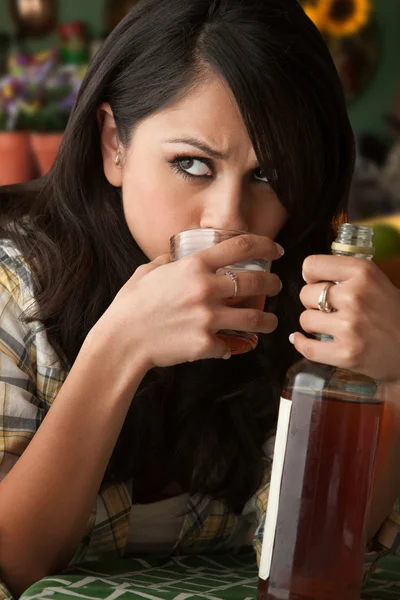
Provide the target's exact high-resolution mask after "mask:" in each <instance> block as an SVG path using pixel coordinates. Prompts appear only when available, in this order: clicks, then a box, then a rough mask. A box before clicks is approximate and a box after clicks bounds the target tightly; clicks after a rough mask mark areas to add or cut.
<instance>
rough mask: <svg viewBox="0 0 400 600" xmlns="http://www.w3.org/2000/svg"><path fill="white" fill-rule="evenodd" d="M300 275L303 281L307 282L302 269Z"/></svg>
mask: <svg viewBox="0 0 400 600" xmlns="http://www.w3.org/2000/svg"><path fill="white" fill-rule="evenodd" d="M301 276H302V278H303V279H304V281H305V282H306V283H307V279H306V277H305V275H304V271H302V272H301Z"/></svg>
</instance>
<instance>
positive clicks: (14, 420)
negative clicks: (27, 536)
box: [0, 266, 44, 480]
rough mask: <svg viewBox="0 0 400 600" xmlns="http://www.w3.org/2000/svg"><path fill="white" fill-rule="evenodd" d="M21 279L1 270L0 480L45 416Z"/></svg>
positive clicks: (3, 268) (8, 271)
mask: <svg viewBox="0 0 400 600" xmlns="http://www.w3.org/2000/svg"><path fill="white" fill-rule="evenodd" d="M22 314H23V309H22V307H21V299H20V295H19V285H18V280H17V279H16V277H15V275H14V274H13V273H12V271H10V270H8V269H6V268H5V267H4V266H3V267H0V480H1V479H3V478H4V477H5V476H6V474H7V473H8V472H9V471H10V469H11V468H12V467H13V465H14V464H15V463H16V461H17V460H18V458H19V456H21V454H22V452H23V451H24V450H25V448H26V447H27V445H28V443H29V441H30V440H31V439H32V437H33V435H34V433H35V432H36V430H37V428H38V426H39V424H40V422H41V420H42V419H43V417H44V410H43V408H40V407H39V401H38V400H37V398H36V396H35V387H36V386H35V380H36V378H35V370H36V368H35V352H34V344H33V343H32V335H31V333H30V330H29V327H28V325H26V324H24V323H23V321H22V319H21V317H22Z"/></svg>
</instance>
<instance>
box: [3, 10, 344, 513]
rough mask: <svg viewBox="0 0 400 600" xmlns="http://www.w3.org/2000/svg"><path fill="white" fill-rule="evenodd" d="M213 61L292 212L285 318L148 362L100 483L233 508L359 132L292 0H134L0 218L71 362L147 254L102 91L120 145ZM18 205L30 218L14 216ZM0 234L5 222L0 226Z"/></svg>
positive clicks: (256, 454)
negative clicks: (225, 357) (102, 117)
mask: <svg viewBox="0 0 400 600" xmlns="http://www.w3.org/2000/svg"><path fill="white" fill-rule="evenodd" d="M210 68H211V69H212V70H213V71H214V72H215V73H217V74H218V75H219V76H220V77H221V78H222V79H224V80H225V82H226V83H227V84H228V86H229V87H230V89H231V91H232V93H233V95H234V97H235V99H236V101H237V104H238V106H239V109H240V111H241V114H242V117H243V119H244V123H245V125H246V128H247V131H248V134H249V136H250V139H251V141H252V144H253V147H254V149H255V151H256V153H257V157H258V160H259V161H260V165H261V166H262V168H263V169H264V170H265V171H266V172H267V174H268V175H269V178H270V181H272V185H273V187H274V189H275V191H276V193H277V195H278V197H279V199H280V201H281V202H282V204H283V205H284V206H285V207H286V208H287V210H288V212H289V214H290V219H289V221H288V223H287V225H286V226H285V228H284V229H283V231H282V232H281V233H280V235H279V240H278V241H280V243H281V244H282V245H283V246H284V247H285V248H286V255H285V257H284V258H282V259H281V260H279V261H277V263H276V265H275V269H276V272H277V273H278V274H279V275H280V277H281V278H282V280H283V283H284V287H283V291H282V293H281V294H280V296H279V298H278V299H277V300H274V301H273V302H269V303H268V304H267V308H268V309H269V310H270V309H272V310H275V311H276V313H277V315H278V317H279V319H280V324H279V327H278V329H277V331H276V332H274V333H273V334H271V335H270V336H260V342H259V345H258V348H257V350H256V351H254V352H251V353H249V354H248V355H243V356H239V357H233V358H232V359H231V360H230V361H204V362H199V363H196V364H190V365H189V364H185V365H179V366H177V367H175V368H172V369H155V370H153V371H151V372H150V373H149V374H148V376H146V378H145V380H144V381H143V382H142V385H141V387H140V389H139V392H138V394H137V396H136V398H135V401H134V402H132V405H131V408H130V411H129V413H128V416H127V419H126V421H125V424H124V427H123V429H122V432H121V434H120V437H119V439H118V442H117V444H116V447H115V449H114V453H113V455H112V458H111V460H110V462H109V465H108V469H107V472H106V475H105V481H117V480H124V479H128V478H131V477H132V478H133V479H134V482H135V484H134V488H135V490H136V493H137V495H138V497H139V496H140V493H141V492H143V493H146V494H149V493H152V492H157V491H158V490H160V489H162V488H163V486H164V485H166V484H167V483H168V482H170V481H177V482H179V483H181V485H182V487H184V488H185V489H188V490H192V491H195V492H198V493H201V494H211V495H213V496H218V497H222V498H224V499H225V500H226V501H227V503H228V504H229V506H230V507H231V508H233V509H234V510H240V509H241V507H242V506H243V504H244V502H245V501H246V500H247V499H248V498H249V497H250V496H251V494H252V493H253V492H254V490H255V489H256V487H257V485H258V483H259V480H260V474H261V469H262V444H263V442H264V441H265V439H266V437H267V435H268V433H269V432H270V431H271V430H272V429H273V427H274V423H275V419H276V414H277V398H278V397H279V390H280V387H281V385H282V381H283V377H284V373H285V371H286V369H287V367H288V366H289V365H290V363H291V362H292V361H293V360H294V358H295V352H294V350H293V348H292V347H291V345H290V344H289V342H288V341H287V337H288V335H289V333H291V332H292V331H295V330H296V329H297V328H298V318H299V314H300V312H301V305H300V302H299V299H298V295H299V291H300V288H301V285H302V279H301V265H302V261H303V260H304V258H305V257H306V256H307V255H309V254H312V253H326V252H327V251H328V250H329V244H330V242H331V239H332V235H333V226H332V223H333V222H334V220H335V219H338V218H339V217H340V214H341V212H342V210H343V209H344V208H345V206H346V202H347V196H348V190H349V185H350V180H351V175H352V170H353V161H354V142H353V134H352V130H351V127H350V125H349V121H348V117H347V112H346V107H345V101H344V97H343V93H342V89H341V85H340V82H339V78H338V76H337V73H336V70H335V67H334V64H333V62H332V59H331V57H330V55H329V52H328V50H327V48H326V46H325V44H324V42H323V40H322V38H321V36H320V34H319V32H318V30H317V29H316V28H315V27H314V25H313V24H312V23H311V21H310V20H309V19H308V18H307V17H306V16H305V14H304V12H303V10H302V9H301V7H300V6H299V5H298V3H297V2H296V0H245V1H244V0H141V2H139V4H138V6H136V7H135V8H134V9H133V10H132V11H131V12H130V13H129V14H128V16H127V17H126V18H125V19H124V20H123V21H122V22H121V23H120V24H119V26H118V27H117V28H116V29H115V30H114V31H113V33H111V35H110V36H109V37H108V39H107V40H106V41H105V43H104V45H103V46H102V48H101V49H100V51H99V53H98V54H97V56H96V57H95V59H94V60H93V61H92V63H91V65H90V66H89V69H88V72H87V75H86V77H85V79H84V82H83V85H82V87H81V90H80V93H79V97H78V100H77V102H76V105H75V107H74V109H73V112H72V115H71V118H70V121H69V123H68V126H67V128H66V131H65V135H64V139H63V143H62V146H61V149H60V152H59V155H58V157H57V160H56V162H55V164H54V166H53V168H52V170H51V172H50V173H49V174H48V175H47V176H45V177H43V178H41V179H39V180H36V181H34V182H31V183H29V184H24V185H18V186H11V187H3V188H0V202H1V213H0V217H1V219H2V220H7V221H16V222H19V223H20V228H19V229H18V230H16V231H14V230H13V233H11V234H10V233H9V234H8V235H12V237H13V239H14V241H15V243H16V244H17V245H18V247H19V248H20V249H21V251H22V252H23V254H24V256H25V258H26V260H28V261H29V263H30V265H31V266H32V269H33V271H34V275H35V281H36V287H37V289H36V297H37V301H38V305H39V310H40V319H41V320H42V321H43V322H44V324H45V326H46V328H47V332H48V336H49V339H50V341H51V342H52V343H53V344H54V345H55V346H56V347H57V348H59V350H60V355H61V356H62V358H63V359H64V360H65V362H66V363H67V365H68V364H69V365H70V364H72V363H73V361H74V360H75V358H76V356H77V353H78V351H79V349H80V347H81V344H82V342H83V340H84V338H85V336H86V335H87V333H88V331H89V330H90V329H91V327H92V326H93V325H94V324H95V323H96V321H97V320H98V319H99V318H100V316H101V315H102V313H103V312H104V311H105V310H106V309H107V307H108V306H109V305H110V303H111V302H112V300H113V298H114V297H115V295H116V293H117V292H118V290H119V289H120V288H121V286H122V285H123V284H124V283H125V282H126V281H127V280H128V279H129V277H130V276H131V275H132V274H133V272H134V271H135V269H136V268H137V266H138V265H140V264H142V263H143V262H145V261H147V258H146V256H144V254H143V253H142V251H141V250H140V248H139V247H138V246H137V244H136V242H135V240H134V239H132V236H131V234H130V232H129V230H128V227H127V224H126V222H125V218H124V214H123V210H122V203H121V194H120V191H119V190H117V189H116V188H114V187H113V186H111V185H110V184H109V183H108V181H107V179H106V178H105V175H104V171H103V163H102V157H101V152H100V131H99V125H98V122H97V119H96V109H97V108H98V106H99V105H100V103H101V102H104V101H106V102H109V103H110V105H111V108H112V110H113V113H114V116H115V119H116V124H117V129H118V136H119V139H120V140H121V142H122V143H123V144H124V145H126V146H128V145H129V141H130V136H131V135H132V132H133V130H134V127H135V125H136V124H137V123H138V122H140V121H141V120H142V119H145V118H146V117H148V116H150V115H152V114H153V113H155V112H156V111H159V110H161V109H163V108H165V107H167V106H168V105H171V104H172V103H174V102H176V101H177V100H178V99H179V98H180V97H182V96H183V95H184V94H185V93H187V91H188V90H189V89H190V86H191V85H192V84H194V83H195V82H196V81H198V79H199V77H201V76H202V74H203V73H204V72H205V70H209V69H210ZM25 216H27V217H28V218H27V219H23V220H22V217H25ZM3 234H4V235H5V232H3Z"/></svg>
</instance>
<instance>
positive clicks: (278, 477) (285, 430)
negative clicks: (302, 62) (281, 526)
mask: <svg viewBox="0 0 400 600" xmlns="http://www.w3.org/2000/svg"><path fill="white" fill-rule="evenodd" d="M291 412H292V401H291V400H286V398H281V403H280V406H279V416H278V425H277V428H276V438H275V447H274V458H273V463H272V473H271V483H270V487H269V497H268V506H267V515H266V519H265V528H264V539H263V544H262V552H261V561H260V572H259V577H260V579H264V580H267V579H268V577H269V574H270V570H271V561H272V550H273V548H274V541H275V533H276V523H277V520H278V507H279V497H280V493H281V482H282V474H283V465H284V462H285V452H286V444H287V438H288V434H289V424H290V415H291Z"/></svg>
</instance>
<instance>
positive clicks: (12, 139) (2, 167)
mask: <svg viewBox="0 0 400 600" xmlns="http://www.w3.org/2000/svg"><path fill="white" fill-rule="evenodd" d="M33 177H34V160H33V156H32V150H31V146H30V143H29V134H28V133H26V132H24V131H1V132H0V185H11V184H13V183H22V182H23V181H29V180H30V179H32V178H33Z"/></svg>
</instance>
